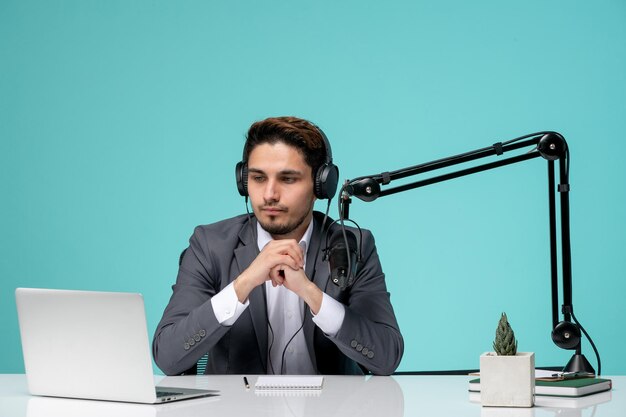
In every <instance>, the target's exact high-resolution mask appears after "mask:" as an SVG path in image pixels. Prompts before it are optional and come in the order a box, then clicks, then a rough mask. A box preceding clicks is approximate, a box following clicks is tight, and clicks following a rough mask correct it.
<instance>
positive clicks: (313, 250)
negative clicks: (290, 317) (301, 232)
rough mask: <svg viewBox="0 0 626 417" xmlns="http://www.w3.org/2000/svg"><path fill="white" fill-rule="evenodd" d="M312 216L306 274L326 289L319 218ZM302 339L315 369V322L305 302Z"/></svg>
mask: <svg viewBox="0 0 626 417" xmlns="http://www.w3.org/2000/svg"><path fill="white" fill-rule="evenodd" d="M313 214H314V218H313V233H312V234H311V245H310V248H309V250H308V253H307V263H306V269H305V272H306V275H307V277H309V279H311V280H313V282H314V283H315V285H317V287H318V288H319V289H321V290H322V291H324V290H325V289H326V285H327V284H328V278H329V273H328V267H327V266H326V262H324V253H323V252H321V250H322V249H324V248H323V247H322V246H323V245H324V241H323V239H322V238H323V236H322V232H321V222H322V221H321V219H320V218H319V217H316V216H315V214H316V213H315V212H314V213H313ZM316 254H317V261H315V255H316ZM304 317H305V320H304V329H303V331H304V339H305V341H306V345H307V348H308V350H309V355H310V356H311V361H312V362H313V367H314V368H315V369H317V360H316V357H315V344H314V335H315V323H313V320H312V319H313V316H312V315H311V310H310V309H309V308H308V306H307V305H306V304H305V306H304Z"/></svg>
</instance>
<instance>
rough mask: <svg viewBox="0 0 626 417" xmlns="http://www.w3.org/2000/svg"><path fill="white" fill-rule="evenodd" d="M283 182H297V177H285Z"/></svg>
mask: <svg viewBox="0 0 626 417" xmlns="http://www.w3.org/2000/svg"><path fill="white" fill-rule="evenodd" d="M283 182H285V183H287V184H293V183H294V182H296V179H295V178H293V177H285V178H283Z"/></svg>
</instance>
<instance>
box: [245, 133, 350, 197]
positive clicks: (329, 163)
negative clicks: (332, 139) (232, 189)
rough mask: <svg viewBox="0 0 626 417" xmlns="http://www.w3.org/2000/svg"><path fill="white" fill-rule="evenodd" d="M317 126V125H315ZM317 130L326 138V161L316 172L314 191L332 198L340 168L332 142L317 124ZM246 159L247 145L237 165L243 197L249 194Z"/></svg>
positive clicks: (318, 194) (319, 195)
mask: <svg viewBox="0 0 626 417" xmlns="http://www.w3.org/2000/svg"><path fill="white" fill-rule="evenodd" d="M313 126H315V125H313ZM315 128H316V129H317V131H318V132H319V133H320V135H321V136H322V139H323V140H324V151H325V152H324V153H325V154H326V159H325V161H324V163H323V164H322V165H321V166H320V167H319V168H318V169H317V172H316V173H315V181H314V184H313V192H314V194H315V197H317V198H319V199H328V200H331V199H332V198H333V197H334V196H335V193H336V192H337V182H338V181H339V168H337V166H336V165H335V164H333V153H332V151H331V149H330V143H329V142H328V138H327V137H326V134H325V133H324V131H323V130H322V129H320V128H319V127H317V126H315ZM244 159H245V146H244V155H243V156H242V160H241V161H239V162H237V165H236V166H235V180H236V181H237V191H239V194H240V195H241V196H242V197H247V196H248V161H246V160H244Z"/></svg>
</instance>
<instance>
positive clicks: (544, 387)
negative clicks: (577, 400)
mask: <svg viewBox="0 0 626 417" xmlns="http://www.w3.org/2000/svg"><path fill="white" fill-rule="evenodd" d="M611 387H612V383H611V380H610V379H604V378H576V379H563V380H560V381H535V395H549V396H556V397H582V396H583V395H589V394H594V393H596V392H602V391H609V390H610V389H611ZM469 390H470V391H474V392H478V391H480V378H476V379H472V380H470V382H469Z"/></svg>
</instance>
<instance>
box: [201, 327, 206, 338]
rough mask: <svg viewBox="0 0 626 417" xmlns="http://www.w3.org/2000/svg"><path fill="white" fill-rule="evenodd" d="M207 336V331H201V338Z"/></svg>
mask: <svg viewBox="0 0 626 417" xmlns="http://www.w3.org/2000/svg"><path fill="white" fill-rule="evenodd" d="M204 336H206V331H205V330H204V329H202V330H200V337H204Z"/></svg>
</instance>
